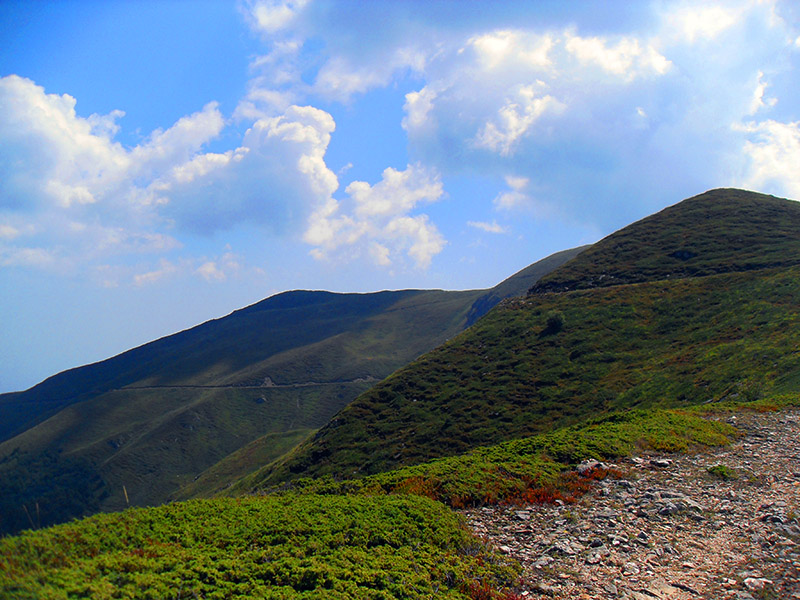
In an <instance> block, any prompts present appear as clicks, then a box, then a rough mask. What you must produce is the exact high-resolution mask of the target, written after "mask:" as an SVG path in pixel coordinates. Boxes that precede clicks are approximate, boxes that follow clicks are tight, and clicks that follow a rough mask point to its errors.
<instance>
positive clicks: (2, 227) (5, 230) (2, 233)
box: [0, 223, 22, 240]
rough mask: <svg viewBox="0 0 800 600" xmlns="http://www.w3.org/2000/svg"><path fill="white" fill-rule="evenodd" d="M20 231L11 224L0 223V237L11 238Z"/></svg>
mask: <svg viewBox="0 0 800 600" xmlns="http://www.w3.org/2000/svg"><path fill="white" fill-rule="evenodd" d="M21 233H22V232H20V230H19V229H17V228H16V227H14V226H12V225H6V224H4V223H0V239H6V240H13V239H14V238H16V237H18V236H19V235H20V234H21Z"/></svg>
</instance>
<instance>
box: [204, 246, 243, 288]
mask: <svg viewBox="0 0 800 600" xmlns="http://www.w3.org/2000/svg"><path fill="white" fill-rule="evenodd" d="M240 260H241V259H240V257H239V256H237V255H236V254H234V253H233V252H231V251H230V250H228V251H227V252H225V253H224V254H223V255H222V256H220V257H219V258H217V259H214V260H207V261H205V262H203V264H201V265H200V266H199V267H197V269H195V273H196V274H197V275H200V276H201V277H202V278H203V279H205V280H206V281H208V282H209V283H221V282H223V281H227V280H228V278H230V277H232V276H234V275H236V274H238V273H239V272H240V271H241V270H242V268H243V267H242V264H241V262H240Z"/></svg>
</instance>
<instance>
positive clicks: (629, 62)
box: [564, 33, 671, 81]
mask: <svg viewBox="0 0 800 600" xmlns="http://www.w3.org/2000/svg"><path fill="white" fill-rule="evenodd" d="M565 37H566V42H565V44H564V47H565V48H566V50H567V52H569V53H570V54H572V55H573V56H574V57H575V58H577V59H578V61H579V62H580V63H582V64H584V65H596V66H598V67H600V68H601V69H602V70H603V71H605V72H607V73H611V74H613V75H616V76H619V77H621V78H622V79H624V80H625V81H632V80H633V79H635V78H637V77H641V76H645V75H649V74H655V75H663V74H664V73H666V72H667V71H668V70H669V68H670V66H671V63H670V61H669V60H667V59H666V58H665V57H664V56H662V55H661V54H660V53H659V52H658V51H657V50H656V49H655V48H654V47H653V46H651V45H649V44H648V45H647V46H644V47H642V43H641V42H640V41H639V40H638V39H636V38H633V37H623V38H622V39H620V40H617V41H616V43H614V44H612V42H611V41H610V40H608V39H604V38H601V37H590V38H585V37H580V36H578V35H573V34H571V33H567V34H566V36H565Z"/></svg>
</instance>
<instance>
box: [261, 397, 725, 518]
mask: <svg viewBox="0 0 800 600" xmlns="http://www.w3.org/2000/svg"><path fill="white" fill-rule="evenodd" d="M734 433H735V430H734V428H733V427H731V426H730V425H727V424H725V423H722V422H719V421H712V420H707V419H704V418H701V417H700V416H697V415H694V414H691V413H688V412H686V411H681V410H633V411H626V412H622V413H616V414H613V415H609V416H607V417H604V418H596V419H590V420H588V421H587V422H586V423H583V424H582V425H580V426H573V427H567V428H563V429H559V430H556V431H553V432H550V433H546V434H540V435H536V436H532V437H529V438H523V439H517V440H512V441H510V442H505V443H502V444H498V445H495V446H488V447H481V448H476V449H475V450H472V451H471V452H468V453H466V454H463V455H459V456H453V457H445V458H438V459H435V460H432V461H429V462H425V463H422V464H418V465H413V466H408V467H403V468H400V469H396V470H393V471H388V472H385V473H380V474H377V475H370V476H367V477H363V478H360V479H352V480H344V481H337V480H335V479H333V478H331V477H322V478H319V479H300V480H295V481H293V482H292V483H291V484H290V485H289V486H284V487H283V489H289V490H291V491H292V492H297V491H303V492H304V493H314V494H347V493H366V494H381V493H408V492H411V493H415V494H419V495H423V496H427V497H429V498H432V499H435V500H438V501H440V502H443V503H445V504H448V505H449V506H452V507H454V508H463V507H465V506H480V505H483V504H496V503H519V504H524V503H528V502H553V501H555V500H562V501H565V502H573V501H575V500H576V499H577V498H578V497H580V495H582V494H583V493H584V492H585V491H586V490H587V489H588V487H589V485H590V483H591V480H592V479H602V478H604V477H605V476H607V475H608V472H607V470H606V469H605V468H602V467H601V468H596V469H588V470H586V471H584V473H583V475H582V476H578V475H577V473H576V472H575V470H574V467H575V465H576V464H577V463H579V462H581V461H587V460H598V461H608V460H614V459H618V458H620V457H622V456H628V455H630V454H632V453H634V452H639V451H662V452H675V451H687V450H689V449H692V448H700V447H708V446H717V445H722V444H726V443H728V442H729V440H730V437H731V436H732V435H733V434H734ZM280 489H281V488H273V489H272V490H270V491H273V492H274V491H278V490H280ZM262 491H263V490H262Z"/></svg>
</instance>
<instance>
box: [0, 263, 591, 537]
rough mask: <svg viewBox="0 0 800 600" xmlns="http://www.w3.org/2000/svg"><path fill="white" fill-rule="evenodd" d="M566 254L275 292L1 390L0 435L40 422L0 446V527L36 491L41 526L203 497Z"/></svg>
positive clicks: (16, 517)
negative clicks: (435, 278) (391, 280)
mask: <svg viewBox="0 0 800 600" xmlns="http://www.w3.org/2000/svg"><path fill="white" fill-rule="evenodd" d="M576 252H577V251H567V252H563V253H559V255H558V256H556V257H551V258H548V259H545V260H544V261H541V264H537V265H532V266H531V267H529V268H527V269H525V270H523V271H522V272H520V273H519V274H517V275H515V276H512V277H510V278H509V279H507V280H506V281H504V282H503V283H502V284H501V285H500V286H498V288H497V289H494V290H488V291H486V290H484V291H481V290H475V291H465V292H446V291H440V290H430V291H424V290H406V291H400V292H379V293H375V294H333V293H328V292H288V293H285V294H279V295H277V296H273V297H272V298H268V299H267V300H264V301H262V302H259V303H257V304H254V305H253V306H250V307H247V308H245V309H242V310H240V311H236V312H234V313H233V314H231V315H229V316H227V317H225V318H222V319H217V320H215V321H210V322H208V323H204V324H203V325H200V326H198V327H195V328H193V329H190V330H187V331H184V332H181V333H178V334H175V335H173V336H169V337H167V338H163V339H161V340H157V341H155V342H152V343H150V344H146V345H144V346H141V347H139V348H136V349H134V350H131V351H129V352H126V353H124V354H121V355H119V356H117V357H114V358H111V359H109V360H107V361H103V362H101V363H97V364H94V365H88V366H86V367H81V368H79V369H73V370H72V371H68V372H65V373H61V374H59V375H57V376H54V377H52V378H50V379H48V380H46V381H45V382H43V383H42V384H40V385H38V386H36V387H34V388H32V389H31V390H28V391H27V392H21V393H16V394H7V395H2V396H0V410H2V412H3V415H4V417H5V416H8V419H6V420H4V422H3V423H2V424H0V426H4V427H5V431H6V433H8V432H9V431H12V430H13V429H14V427H24V425H20V421H17V423H16V425H15V424H14V418H15V415H17V416H19V415H20V414H22V413H25V414H28V413H30V414H29V415H28V416H29V417H30V418H31V419H34V421H35V420H37V419H38V420H39V421H40V422H38V424H36V425H35V426H33V427H29V428H28V429H27V430H25V431H24V432H23V433H20V434H18V435H16V436H15V437H13V438H11V439H8V440H6V441H5V442H4V443H2V444H0V532H10V531H17V530H19V529H20V528H22V527H25V526H28V525H29V524H30V522H31V521H30V516H29V514H28V513H26V512H25V511H26V509H28V510H33V509H34V507H35V506H36V504H37V502H38V504H39V513H38V517H37V518H38V521H37V522H40V523H42V524H51V523H55V522H59V521H61V520H64V519H67V518H71V517H73V516H81V515H84V514H89V513H92V512H95V511H97V510H118V509H121V508H124V507H125V506H127V505H128V503H131V504H134V505H143V504H157V503H160V502H164V501H166V500H168V499H170V498H172V497H174V495H176V494H177V495H178V496H180V497H186V496H187V495H190V496H196V495H200V496H208V495H211V494H212V493H214V492H215V491H216V490H218V489H220V488H224V487H225V486H227V485H229V484H230V483H231V482H233V481H235V480H237V479H238V478H240V477H241V476H243V475H245V474H247V473H249V472H251V471H253V470H255V469H257V468H258V467H260V466H262V465H263V464H265V463H266V462H270V461H272V460H273V459H275V458H277V457H279V456H280V455H281V454H282V453H283V452H285V451H286V450H288V449H290V448H292V447H293V446H294V445H295V444H296V443H297V442H299V441H301V439H302V438H301V434H300V433H299V432H300V431H301V430H303V431H311V430H315V429H318V428H319V427H321V426H323V425H324V424H325V423H326V422H328V420H329V419H330V418H331V417H332V416H333V415H334V414H335V413H336V412H337V411H338V410H339V409H341V408H342V407H343V406H345V405H346V404H347V403H349V402H350V401H351V400H352V399H353V398H355V397H356V396H358V395H359V394H360V393H362V392H364V391H365V390H367V389H368V388H369V387H371V386H372V385H374V384H375V382H377V381H379V380H381V379H383V378H384V377H386V376H387V375H388V374H390V373H391V372H393V371H394V370H396V369H397V368H399V367H401V366H403V365H404V364H406V363H408V362H409V361H410V360H413V359H414V358H416V357H417V356H419V355H421V354H423V353H425V352H426V351H428V350H430V349H431V348H433V347H435V346H437V345H439V344H441V343H442V342H444V341H445V340H447V339H448V338H450V337H452V336H453V335H455V334H457V333H458V332H459V331H461V330H462V329H463V328H464V327H465V326H466V325H467V323H468V321H469V320H470V319H474V318H476V316H478V315H479V314H482V312H485V310H488V308H490V307H491V306H493V305H494V304H496V303H497V302H499V300H500V299H501V298H502V297H505V296H508V295H514V294H517V295H519V294H524V293H525V291H526V290H527V288H528V287H529V285H530V281H531V279H534V280H535V279H536V278H537V277H539V276H541V275H542V274H544V273H546V272H547V271H548V270H550V269H552V268H554V267H555V266H557V265H559V264H562V263H563V262H565V261H566V260H567V259H568V258H570V257H572V256H574V254H575V253H576ZM26 411H27V412H26ZM51 413H52V414H51ZM30 415H34V416H30ZM48 415H49V416H48ZM45 417H47V418H45ZM27 418H28V417H25V419H27ZM25 419H22V421H25ZM245 449H246V450H245ZM219 461H224V462H223V463H222V464H220V465H219V467H217V468H216V469H212V467H213V466H214V465H215V464H216V463H217V462H219ZM209 469H211V470H209ZM207 470H209V471H208V472H206V471H207ZM62 473H72V474H73V475H72V476H71V477H68V478H64V477H61V474H62ZM51 480H52V481H56V480H58V481H59V482H60V484H59V487H58V490H59V491H58V493H51V492H50V491H47V490H46V486H45V484H46V482H47V481H51ZM184 487H185V490H184V491H182V492H178V490H179V489H181V488H184ZM45 500H46V502H45ZM45 505H46V507H45Z"/></svg>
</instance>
